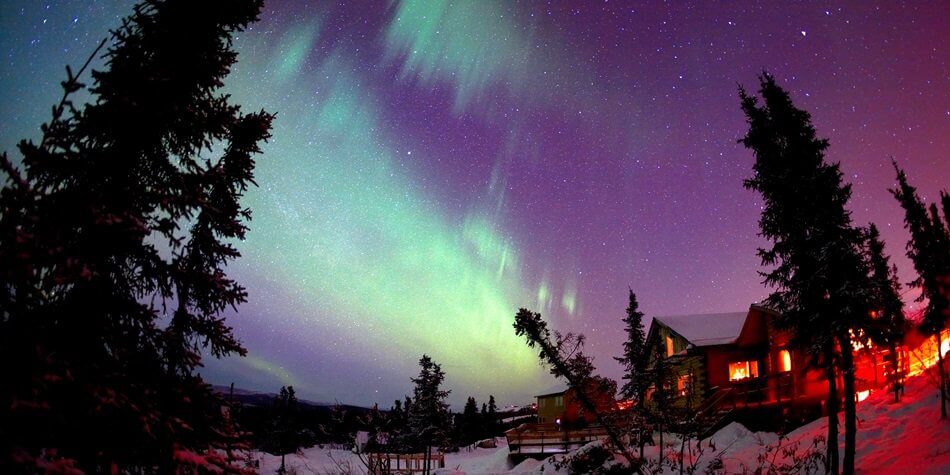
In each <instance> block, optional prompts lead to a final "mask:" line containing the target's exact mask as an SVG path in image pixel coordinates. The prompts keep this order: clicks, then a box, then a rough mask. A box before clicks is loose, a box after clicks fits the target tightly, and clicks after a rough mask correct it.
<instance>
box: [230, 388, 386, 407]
mask: <svg viewBox="0 0 950 475" xmlns="http://www.w3.org/2000/svg"><path fill="white" fill-rule="evenodd" d="M211 390H212V391H214V392H216V393H218V394H220V395H221V396H224V397H225V398H227V397H228V396H229V395H230V394H231V387H230V386H219V385H217V384H212V385H211ZM275 397H277V394H276V393H265V392H259V391H252V390H249V389H242V388H238V387H235V388H234V399H235V400H236V401H237V402H240V403H241V404H243V405H245V406H261V407H264V406H270V405H271V404H273V403H274V398H275ZM297 403H298V404H300V405H301V406H304V407H307V408H311V409H330V408H333V407H334V406H337V405H339V406H342V407H343V408H345V409H356V410H358V411H368V410H370V408H368V407H365V406H356V405H353V404H342V403H336V402H315V401H310V400H307V399H298V400H297ZM381 409H382V408H381Z"/></svg>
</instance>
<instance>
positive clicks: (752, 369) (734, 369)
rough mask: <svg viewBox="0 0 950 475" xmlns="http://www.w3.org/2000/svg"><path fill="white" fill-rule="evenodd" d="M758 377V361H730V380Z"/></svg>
mask: <svg viewBox="0 0 950 475" xmlns="http://www.w3.org/2000/svg"><path fill="white" fill-rule="evenodd" d="M758 377H759V362H758V361H736V362H735V363H729V381H738V380H740V379H748V378H758Z"/></svg>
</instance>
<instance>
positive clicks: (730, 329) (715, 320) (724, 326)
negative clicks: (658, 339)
mask: <svg viewBox="0 0 950 475" xmlns="http://www.w3.org/2000/svg"><path fill="white" fill-rule="evenodd" d="M748 316H749V312H748V311H745V312H729V313H709V314H703V315H675V316H668V317H654V318H653V319H654V320H656V321H658V322H659V323H660V324H662V325H663V326H665V327H667V328H669V329H670V330H673V331H674V332H676V333H678V334H679V335H680V336H682V337H683V338H686V340H687V341H689V342H690V343H692V344H693V345H694V346H712V345H726V344H730V343H735V342H736V340H737V339H738V338H739V334H740V333H742V326H743V325H744V324H745V321H746V318H747V317H748Z"/></svg>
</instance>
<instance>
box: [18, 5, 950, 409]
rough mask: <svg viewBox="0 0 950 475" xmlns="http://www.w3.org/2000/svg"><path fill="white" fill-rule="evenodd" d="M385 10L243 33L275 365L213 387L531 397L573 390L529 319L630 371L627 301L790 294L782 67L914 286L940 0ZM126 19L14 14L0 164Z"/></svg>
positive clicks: (73, 8)
mask: <svg viewBox="0 0 950 475" xmlns="http://www.w3.org/2000/svg"><path fill="white" fill-rule="evenodd" d="M384 5H386V4H384V3H383V2H346V3H345V4H343V3H340V4H336V3H334V2H321V3H319V4H318V5H316V6H313V5H311V4H310V2H286V1H283V2H278V1H272V2H267V3H266V5H265V11H264V13H263V14H262V18H261V21H260V22H259V23H257V24H255V25H254V26H253V28H251V29H250V30H249V31H247V32H245V33H243V34H241V35H240V36H239V38H237V40H236V43H235V45H236V47H237V49H238V51H239V52H240V53H241V56H240V58H239V64H238V65H237V66H236V67H235V69H234V72H233V74H232V75H231V77H230V78H229V80H228V89H229V92H231V93H232V94H233V96H234V99H235V101H236V102H238V103H241V104H243V105H245V107H246V108H247V109H248V110H254V109H258V108H265V109H267V110H269V111H272V112H277V113H278V119H277V121H276V123H275V129H274V137H273V140H272V141H271V143H270V144H269V145H268V146H267V147H266V149H265V155H263V156H262V157H261V158H260V159H259V161H258V164H259V165H258V171H257V173H258V175H257V176H258V183H259V184H260V188H259V189H257V190H255V191H253V192H252V193H251V194H249V195H248V197H247V200H246V203H248V205H249V206H251V207H252V208H253V209H254V213H255V214H254V221H252V222H251V223H250V226H251V234H250V235H249V238H248V240H247V241H246V242H245V243H243V244H242V245H241V249H242V252H243V254H244V257H243V258H242V259H241V260H240V261H238V262H237V263H235V264H234V265H233V266H232V272H233V273H234V274H235V275H236V276H238V277H239V278H240V280H241V281H242V282H243V283H245V285H246V286H247V287H248V289H249V292H250V297H251V300H250V301H249V302H248V304H246V305H245V306H243V307H242V308H241V309H239V312H238V313H237V314H236V315H232V316H231V317H229V322H231V323H232V324H233V325H234V327H235V329H236V332H237V334H238V335H239V336H240V337H241V338H242V340H243V341H244V342H245V346H246V347H247V348H248V350H249V352H250V355H251V356H250V357H249V358H247V359H246V360H235V359H229V360H225V361H222V362H209V365H208V370H207V372H206V376H208V378H209V379H210V380H212V381H213V382H217V383H228V382H230V381H232V380H233V381H236V382H237V384H238V385H239V386H245V387H248V388H250V389H262V390H268V391H276V389H277V388H279V386H280V385H281V384H294V385H295V386H297V387H298V388H300V389H301V391H300V392H301V393H302V394H303V395H304V397H308V398H312V399H320V400H331V399H338V400H341V401H346V402H353V403H361V404H369V403H372V402H374V401H379V402H381V403H382V404H384V405H388V404H389V403H391V401H392V400H393V399H395V398H400V397H401V396H402V395H404V394H406V393H408V392H409V391H410V389H411V387H410V383H409V377H410V376H412V375H413V374H414V373H416V372H417V369H416V367H415V364H416V361H417V360H418V358H419V356H420V355H421V354H422V353H429V354H430V355H432V356H433V358H434V359H435V360H436V362H441V363H443V366H444V368H445V370H446V372H447V373H448V379H447V383H448V386H449V389H452V390H453V393H452V398H451V399H452V401H453V402H455V403H458V402H461V401H463V400H464V398H465V397H467V396H469V395H473V396H476V398H478V399H479V400H480V401H481V400H483V399H487V395H488V394H489V393H493V394H496V395H498V396H499V399H500V400H501V401H502V402H506V403H507V402H513V403H514V402H525V401H526V400H527V396H530V395H532V394H534V393H536V392H537V391H539V390H542V389H544V387H545V386H546V385H548V384H550V383H551V381H550V379H549V378H546V377H544V376H543V370H541V369H540V368H538V367H537V365H536V363H535V361H534V359H533V356H532V354H531V352H529V351H528V350H527V349H526V348H524V345H523V344H522V343H521V342H520V341H519V340H518V339H517V338H515V337H514V335H513V331H511V328H510V324H511V321H512V320H513V316H514V314H515V312H516V311H517V309H518V307H522V306H523V307H528V308H531V309H533V310H537V311H540V312H542V314H544V316H545V317H546V318H547V319H548V320H549V321H550V322H551V324H552V325H553V326H554V327H555V328H559V329H563V330H572V331H580V332H583V333H585V334H587V336H588V338H589V340H588V351H589V352H590V353H592V354H593V355H595V357H596V361H595V362H596V364H597V365H598V367H599V368H600V369H601V370H602V371H603V372H604V373H605V374H606V375H608V376H611V377H618V376H619V367H618V366H617V365H616V364H615V363H614V362H613V361H612V359H611V357H612V356H615V355H617V354H619V352H620V348H621V342H622V338H623V334H622V331H621V330H622V323H621V321H620V319H621V318H622V317H623V310H624V307H625V306H626V303H627V299H626V293H627V288H628V286H630V287H631V288H633V290H634V291H635V292H636V293H637V295H638V297H639V300H640V303H641V309H642V310H643V311H645V312H646V313H647V315H672V314H691V313H711V312H723V311H736V310H742V309H745V308H747V307H748V305H749V304H750V303H752V302H753V301H757V300H759V299H761V298H763V297H764V296H765V295H766V294H767V292H768V291H767V289H765V288H763V286H762V285H761V284H760V281H761V278H760V277H759V276H758V275H757V271H759V270H761V269H760V267H759V262H758V259H757V258H756V256H755V249H756V247H758V246H760V245H762V244H763V242H762V241H761V240H760V239H759V238H758V237H757V236H756V234H757V220H758V216H759V212H760V205H759V197H758V195H756V194H755V193H752V192H749V191H746V190H744V189H743V188H742V180H743V178H746V177H748V176H749V175H750V173H751V167H752V160H753V158H752V155H751V153H749V152H748V151H746V150H744V149H743V148H742V147H741V145H739V144H737V143H736V140H737V139H738V138H739V137H741V136H742V135H743V134H744V131H745V123H744V118H743V116H742V113H741V111H740V110H739V101H738V97H737V87H738V86H737V85H738V84H743V85H745V86H746V87H748V88H750V89H754V88H755V86H756V85H757V83H756V75H757V74H758V73H760V72H761V71H763V70H768V71H770V72H771V73H772V74H774V75H775V76H776V77H777V78H778V80H779V83H780V84H781V85H782V86H783V87H785V88H786V89H787V90H789V91H790V92H791V94H792V96H793V99H794V101H795V103H796V104H797V105H798V106H799V107H801V108H804V109H806V110H808V111H809V112H811V114H812V118H813V121H814V124H815V126H816V128H817V130H818V133H819V135H820V136H822V137H826V138H828V139H829V140H830V142H831V147H830V149H829V151H828V155H827V158H828V159H829V160H832V161H840V162H841V164H842V170H843V172H844V173H845V176H846V178H847V179H848V180H849V181H850V182H851V183H853V185H854V196H853V198H852V200H851V203H850V209H851V210H852V211H853V218H854V221H855V223H856V224H860V225H863V224H865V223H867V222H869V221H874V222H875V223H877V224H878V226H879V228H880V229H881V233H882V236H883V238H884V239H885V240H886V242H887V250H888V251H889V252H890V253H891V254H892V256H893V259H894V261H895V262H896V264H897V265H898V267H899V272H900V277H901V280H902V282H907V281H909V280H911V279H912V278H913V268H912V267H911V265H910V263H909V261H908V260H907V259H906V258H905V257H904V252H903V251H904V243H905V242H906V240H907V237H908V235H907V233H906V232H905V231H904V230H903V226H902V212H901V210H900V208H899V207H898V205H897V202H896V201H895V200H894V199H893V198H891V197H890V195H889V193H888V192H887V188H888V187H891V186H893V184H894V174H893V171H892V169H891V167H890V159H891V157H893V158H894V159H896V160H897V161H898V163H899V164H900V165H901V166H902V167H904V168H905V170H906V171H907V174H908V177H909V178H910V180H911V182H912V184H914V185H915V186H917V187H918V189H919V191H920V192H921V195H922V196H923V197H924V198H925V199H926V200H929V201H933V200H934V199H935V198H937V193H938V191H939V189H940V188H941V187H943V188H946V187H947V183H948V181H950V180H948V178H950V162H948V157H947V154H948V151H950V70H948V65H947V59H948V54H947V51H946V45H947V44H950V25H948V23H947V15H946V12H945V6H944V5H942V4H941V3H940V2H929V3H924V2H909V3H892V2H848V3H847V4H835V5H831V4H823V3H816V2H807V3H804V4H794V5H786V4H785V3H784V2H755V3H752V2H728V3H708V2H699V3H696V4H689V3H685V2H672V4H669V5H667V4H659V3H656V2H651V3H648V4H639V3H631V2H619V1H618V2H613V1H612V2H584V3H579V2H491V1H478V2H461V1H460V2H452V3H445V2H437V1H418V2H417V1H394V2H391V4H389V5H388V6H384ZM128 11H130V6H129V4H128V3H125V2H106V3H100V2H84V1H67V2H59V3H56V4H50V5H46V4H44V3H40V2H28V1H13V2H4V3H3V5H0V28H2V31H4V32H5V33H4V34H3V35H2V37H0V52H2V53H3V55H4V61H3V63H2V64H0V99H2V103H3V108H2V110H0V115H2V119H3V120H0V145H2V149H3V150H7V151H11V152H12V151H13V144H14V143H15V141H16V139H18V138H22V137H35V136H36V135H37V133H38V126H39V124H40V123H41V122H43V121H45V120H47V119H48V117H47V116H46V115H45V114H48V110H49V105H50V104H52V103H53V102H54V101H55V100H56V98H57V97H58V94H59V89H58V82H59V81H60V80H61V79H62V76H63V74H62V71H63V66H64V65H65V64H67V63H69V64H72V65H74V66H75V65H78V64H80V63H81V62H82V60H84V58H85V56H86V55H87V54H88V52H90V51H92V49H93V48H94V46H95V44H96V43H97V42H98V40H99V39H101V38H102V37H103V36H105V34H106V31H107V30H108V29H109V28H112V27H115V26H116V25H117V24H118V19H119V18H121V16H123V15H125V14H126V13H127V12H128ZM906 297H907V300H912V297H913V294H912V293H908V294H907V295H906Z"/></svg>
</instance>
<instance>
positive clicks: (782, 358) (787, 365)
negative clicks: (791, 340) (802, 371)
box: [778, 350, 792, 371]
mask: <svg viewBox="0 0 950 475" xmlns="http://www.w3.org/2000/svg"><path fill="white" fill-rule="evenodd" d="M778 370H779V371H791V370H792V354H791V353H789V352H788V350H782V351H779V352H778Z"/></svg>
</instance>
